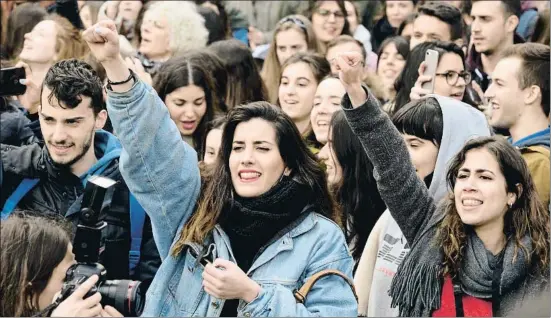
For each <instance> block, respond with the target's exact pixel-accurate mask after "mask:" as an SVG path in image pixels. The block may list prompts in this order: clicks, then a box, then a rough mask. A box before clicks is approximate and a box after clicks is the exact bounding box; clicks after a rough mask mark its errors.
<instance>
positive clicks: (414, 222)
mask: <svg viewBox="0 0 551 318" xmlns="http://www.w3.org/2000/svg"><path fill="white" fill-rule="evenodd" d="M361 62H362V59H361V55H360V54H357V53H354V52H348V53H344V54H342V55H341V56H339V57H337V60H336V61H335V63H338V67H340V72H339V77H340V79H341V81H342V83H343V84H344V86H345V88H346V92H347V94H346V95H345V96H344V98H343V101H342V107H343V108H344V113H345V116H346V119H347V120H348V123H349V125H350V128H351V129H352V130H353V131H354V133H355V134H356V136H358V138H359V139H360V142H361V143H362V145H363V148H364V150H365V152H366V153H367V156H368V157H369V159H370V160H371V162H372V163H373V167H374V176H375V179H376V181H377V187H378V189H379V193H380V194H381V198H382V199H383V200H384V201H385V203H386V206H387V207H388V209H389V210H390V213H391V215H392V217H393V218H394V219H395V220H396V222H397V223H398V225H399V226H400V229H401V230H402V232H403V233H404V235H405V237H406V239H407V240H408V241H409V242H414V240H415V237H416V235H417V234H418V233H419V231H420V230H421V229H422V228H423V226H424V225H425V224H426V223H427V222H428V221H429V219H430V218H431V217H432V215H433V214H434V211H435V209H436V205H435V203H434V200H433V199H432V197H431V196H430V194H429V192H428V189H427V187H426V186H425V185H424V184H423V182H422V181H421V180H420V179H419V178H418V177H417V174H416V173H415V169H414V167H413V165H412V163H411V160H410V157H409V153H408V150H407V148H406V145H405V143H404V140H403V139H402V137H401V135H400V133H399V132H398V130H397V129H396V127H394V125H393V124H392V121H391V120H390V118H389V117H388V115H387V114H386V113H385V112H384V111H383V110H382V108H381V107H380V105H379V102H378V101H377V99H376V98H375V97H374V96H373V95H372V94H371V93H370V92H369V91H368V90H367V89H364V88H363V87H362V84H361V83H362V82H361V72H362V67H363V66H362V65H363V64H362V63H361Z"/></svg>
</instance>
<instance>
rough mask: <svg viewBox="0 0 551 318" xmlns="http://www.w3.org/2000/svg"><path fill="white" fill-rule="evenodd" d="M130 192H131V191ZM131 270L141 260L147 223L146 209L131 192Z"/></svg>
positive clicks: (132, 270) (131, 270)
mask: <svg viewBox="0 0 551 318" xmlns="http://www.w3.org/2000/svg"><path fill="white" fill-rule="evenodd" d="M129 193H130V192H129ZM129 202H130V252H129V259H128V260H129V266H130V272H131V273H132V272H134V269H135V268H136V266H138V263H139V262H140V250H141V247H142V236H143V227H144V224H145V210H144V208H143V207H142V206H141V205H140V203H139V202H138V201H137V200H136V198H135V197H134V196H133V195H132V194H131V193H130V198H129Z"/></svg>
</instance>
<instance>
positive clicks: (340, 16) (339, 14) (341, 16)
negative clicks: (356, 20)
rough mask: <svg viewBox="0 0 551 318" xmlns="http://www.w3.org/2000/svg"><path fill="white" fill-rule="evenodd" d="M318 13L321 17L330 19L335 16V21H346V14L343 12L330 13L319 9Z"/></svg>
mask: <svg viewBox="0 0 551 318" xmlns="http://www.w3.org/2000/svg"><path fill="white" fill-rule="evenodd" d="M316 13H317V14H319V15H321V16H322V17H324V18H328V17H329V16H330V15H333V16H334V17H335V19H344V13H342V11H330V10H327V9H321V8H320V9H317V10H316Z"/></svg>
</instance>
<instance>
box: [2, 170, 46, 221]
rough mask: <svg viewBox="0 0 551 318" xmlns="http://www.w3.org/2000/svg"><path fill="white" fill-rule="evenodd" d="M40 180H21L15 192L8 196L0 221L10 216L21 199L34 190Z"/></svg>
mask: <svg viewBox="0 0 551 318" xmlns="http://www.w3.org/2000/svg"><path fill="white" fill-rule="evenodd" d="M39 181H40V179H29V178H26V179H23V181H21V183H20V184H19V185H18V186H17V188H16V189H15V191H13V193H12V194H11V195H10V197H9V198H8V199H7V200H6V203H4V207H3V208H2V214H1V219H2V220H5V219H7V218H8V216H10V214H11V213H12V212H13V210H15V208H16V207H17V205H18V204H19V202H20V201H21V199H23V197H24V196H25V195H26V194H27V193H29V191H31V190H32V188H34V187H35V186H36V185H37V184H38V182H39Z"/></svg>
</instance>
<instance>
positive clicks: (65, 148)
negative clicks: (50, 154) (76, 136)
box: [50, 144, 73, 154]
mask: <svg viewBox="0 0 551 318" xmlns="http://www.w3.org/2000/svg"><path fill="white" fill-rule="evenodd" d="M50 145H51V144H50ZM51 146H52V148H53V150H54V151H55V152H56V153H58V154H62V153H66V152H68V151H69V149H71V148H72V147H73V146H72V145H71V146H66V145H51Z"/></svg>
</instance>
